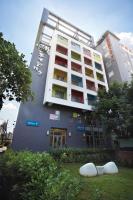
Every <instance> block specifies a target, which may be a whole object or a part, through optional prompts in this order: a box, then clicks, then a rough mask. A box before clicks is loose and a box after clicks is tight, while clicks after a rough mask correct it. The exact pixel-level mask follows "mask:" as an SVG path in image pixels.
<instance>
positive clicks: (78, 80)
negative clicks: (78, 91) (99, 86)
mask: <svg viewBox="0 0 133 200" xmlns="http://www.w3.org/2000/svg"><path fill="white" fill-rule="evenodd" d="M71 81H72V84H73V85H77V86H79V87H83V81H82V78H81V77H78V76H75V75H71Z"/></svg>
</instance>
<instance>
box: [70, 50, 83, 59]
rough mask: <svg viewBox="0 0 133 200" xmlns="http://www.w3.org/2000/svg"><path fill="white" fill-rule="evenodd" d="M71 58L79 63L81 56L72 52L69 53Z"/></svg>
mask: <svg viewBox="0 0 133 200" xmlns="http://www.w3.org/2000/svg"><path fill="white" fill-rule="evenodd" d="M71 58H73V59H75V60H78V61H81V55H80V54H78V53H75V52H73V51H71Z"/></svg>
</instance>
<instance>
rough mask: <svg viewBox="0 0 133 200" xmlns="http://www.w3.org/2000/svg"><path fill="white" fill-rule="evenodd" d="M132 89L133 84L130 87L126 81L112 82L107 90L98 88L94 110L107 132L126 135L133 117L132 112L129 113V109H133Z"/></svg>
mask: <svg viewBox="0 0 133 200" xmlns="http://www.w3.org/2000/svg"><path fill="white" fill-rule="evenodd" d="M130 90H131V91H130ZM129 91H130V92H129ZM132 91H133V84H132V87H131V86H130V85H129V84H127V83H118V82H114V83H112V85H110V88H109V90H108V91H105V90H100V91H99V92H98V102H97V103H96V107H95V110H96V112H97V114H98V115H99V116H100V118H101V120H102V121H103V123H104V125H105V128H106V132H107V133H109V134H111V132H112V131H114V132H115V133H116V134H117V135H118V136H122V135H124V136H128V134H129V131H130V130H129V127H130V126H131V119H132V117H133V113H131V110H132V111H133V109H132V108H133V106H132V105H131V99H132V101H133V95H132ZM129 94H130V95H129ZM129 96H130V97H131V99H130V98H129ZM130 134H131V133H130Z"/></svg>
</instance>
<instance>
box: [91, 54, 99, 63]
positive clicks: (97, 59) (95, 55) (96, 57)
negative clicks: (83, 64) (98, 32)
mask: <svg viewBox="0 0 133 200" xmlns="http://www.w3.org/2000/svg"><path fill="white" fill-rule="evenodd" d="M93 56H94V60H95V61H97V62H101V57H100V55H98V54H96V53H93Z"/></svg>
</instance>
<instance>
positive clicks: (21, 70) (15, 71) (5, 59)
mask: <svg viewBox="0 0 133 200" xmlns="http://www.w3.org/2000/svg"><path fill="white" fill-rule="evenodd" d="M30 84H31V73H30V70H29V68H28V67H27V65H26V61H25V60H24V55H23V54H20V53H19V52H18V51H17V49H16V47H15V45H14V43H10V42H9V41H7V40H5V39H4V38H3V34H2V33H0V110H1V108H2V106H3V102H4V99H8V100H9V101H11V100H16V101H18V102H19V101H27V100H28V99H29V98H30V99H32V98H33V93H32V91H31V88H30Z"/></svg>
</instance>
